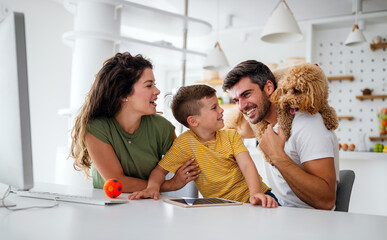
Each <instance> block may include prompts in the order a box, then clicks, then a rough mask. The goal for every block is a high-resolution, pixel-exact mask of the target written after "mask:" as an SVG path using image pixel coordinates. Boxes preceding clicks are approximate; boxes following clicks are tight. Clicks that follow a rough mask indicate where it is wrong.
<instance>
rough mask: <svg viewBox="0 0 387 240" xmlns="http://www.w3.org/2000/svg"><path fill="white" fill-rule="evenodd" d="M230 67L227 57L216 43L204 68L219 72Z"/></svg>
mask: <svg viewBox="0 0 387 240" xmlns="http://www.w3.org/2000/svg"><path fill="white" fill-rule="evenodd" d="M227 66H229V64H228V61H227V58H226V55H225V54H224V52H223V50H222V48H221V47H220V44H219V42H216V44H215V47H214V49H212V50H211V51H210V53H209V54H208V56H207V58H206V60H205V61H204V65H203V68H204V69H207V70H219V69H221V68H224V67H227Z"/></svg>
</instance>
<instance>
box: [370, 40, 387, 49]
mask: <svg viewBox="0 0 387 240" xmlns="http://www.w3.org/2000/svg"><path fill="white" fill-rule="evenodd" d="M370 48H371V50H372V51H375V50H376V49H378V48H387V42H382V43H371V44H370Z"/></svg>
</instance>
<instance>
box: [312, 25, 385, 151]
mask: <svg viewBox="0 0 387 240" xmlns="http://www.w3.org/2000/svg"><path fill="white" fill-rule="evenodd" d="M385 29H387V24H386V23H384V24H375V25H369V26H367V30H365V31H364V34H365V36H366V38H367V40H368V42H371V41H372V38H373V37H374V36H376V35H380V36H382V38H383V41H386V37H387V32H386V30H385ZM349 31H350V27H348V28H332V29H327V28H322V29H318V28H317V29H314V30H313V37H312V38H313V42H312V53H313V55H312V62H313V63H317V64H318V65H319V66H320V67H321V68H322V69H323V70H324V72H325V74H326V75H327V76H337V75H353V76H354V81H352V82H350V81H348V80H339V81H331V82H330V84H329V104H330V105H331V106H332V107H334V108H335V109H336V112H337V115H338V116H353V117H354V119H353V120H352V121H349V120H345V119H342V120H340V123H339V128H338V129H337V130H336V135H337V138H338V141H339V143H341V144H343V143H347V144H348V145H349V144H351V143H352V144H355V145H356V147H357V148H356V150H357V151H361V150H362V151H370V148H373V146H374V144H375V143H383V144H387V141H385V140H384V141H383V140H382V141H379V142H378V141H372V142H371V141H370V140H369V136H379V121H378V118H377V114H378V112H379V111H380V110H381V109H382V108H387V99H370V100H363V101H361V100H358V99H356V96H358V95H362V90H363V89H364V88H369V89H371V90H373V91H372V94H375V95H379V94H387V71H386V69H387V51H386V49H378V50H376V51H371V49H370V44H369V43H364V44H362V45H360V46H355V47H348V46H345V44H344V43H345V40H346V38H347V36H348V34H349ZM383 33H384V34H383Z"/></svg>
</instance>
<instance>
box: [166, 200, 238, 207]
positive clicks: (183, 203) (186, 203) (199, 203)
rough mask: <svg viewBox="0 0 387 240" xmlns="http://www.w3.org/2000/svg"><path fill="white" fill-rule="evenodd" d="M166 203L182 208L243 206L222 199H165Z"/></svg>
mask: <svg viewBox="0 0 387 240" xmlns="http://www.w3.org/2000/svg"><path fill="white" fill-rule="evenodd" d="M164 202H166V203H170V204H174V205H177V206H180V207H213V206H232V205H242V204H243V203H241V202H236V201H231V200H227V199H222V198H171V199H164Z"/></svg>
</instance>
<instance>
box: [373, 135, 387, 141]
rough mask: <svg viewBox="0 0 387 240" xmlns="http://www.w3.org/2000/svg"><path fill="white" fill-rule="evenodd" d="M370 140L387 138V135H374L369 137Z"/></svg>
mask: <svg viewBox="0 0 387 240" xmlns="http://www.w3.org/2000/svg"><path fill="white" fill-rule="evenodd" d="M369 139H370V141H380V140H387V136H374V137H369Z"/></svg>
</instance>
